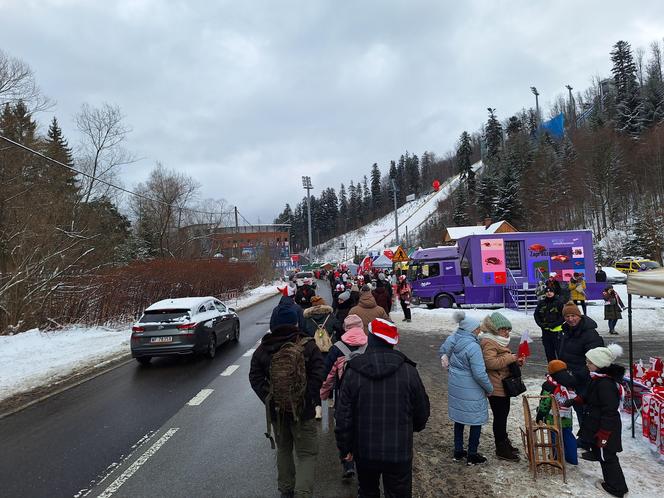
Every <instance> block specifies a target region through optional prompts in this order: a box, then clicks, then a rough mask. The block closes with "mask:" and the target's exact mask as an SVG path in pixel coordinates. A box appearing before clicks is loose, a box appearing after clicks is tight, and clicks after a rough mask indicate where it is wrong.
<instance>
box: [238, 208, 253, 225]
mask: <svg viewBox="0 0 664 498" xmlns="http://www.w3.org/2000/svg"><path fill="white" fill-rule="evenodd" d="M237 214H239V215H240V218H242V219H243V220H244V221H246V222H247V223H248V224H249V226H252V227H253V226H254V225H253V224H252V223H251V221H249V220H248V219H247V218H245V217H244V216H243V215H242V213H241V212H240V211H238V212H237Z"/></svg>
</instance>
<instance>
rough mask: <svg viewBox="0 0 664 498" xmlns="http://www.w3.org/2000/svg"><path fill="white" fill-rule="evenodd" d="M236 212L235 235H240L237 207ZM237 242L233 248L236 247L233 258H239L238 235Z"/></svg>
mask: <svg viewBox="0 0 664 498" xmlns="http://www.w3.org/2000/svg"><path fill="white" fill-rule="evenodd" d="M234 211H235V233H236V234H238V233H240V224H239V223H238V221H237V206H235V209H234ZM235 240H236V242H235V244H233V246H234V247H233V257H234V258H237V257H238V255H237V247H238V244H239V242H238V236H237V235H235Z"/></svg>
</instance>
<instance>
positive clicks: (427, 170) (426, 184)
mask: <svg viewBox="0 0 664 498" xmlns="http://www.w3.org/2000/svg"><path fill="white" fill-rule="evenodd" d="M420 177H421V179H422V190H423V191H424V192H428V191H429V189H430V187H431V184H432V183H433V180H434V178H433V161H432V158H431V153H430V152H428V151H424V154H422V160H421V161H420Z"/></svg>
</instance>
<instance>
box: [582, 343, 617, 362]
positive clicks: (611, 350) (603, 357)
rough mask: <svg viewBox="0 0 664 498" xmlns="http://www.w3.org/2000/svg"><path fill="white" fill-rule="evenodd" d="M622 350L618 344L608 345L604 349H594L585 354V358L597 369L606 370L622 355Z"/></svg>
mask: <svg viewBox="0 0 664 498" xmlns="http://www.w3.org/2000/svg"><path fill="white" fill-rule="evenodd" d="M622 352H623V349H622V347H620V345H618V344H609V345H608V346H607V347H605V348H594V349H591V350H590V351H588V352H587V353H586V358H587V359H588V360H590V361H591V362H592V363H593V365H597V366H598V367H599V368H606V367H608V366H609V365H611V363H613V362H614V361H616V358H618V357H619V356H620V355H622Z"/></svg>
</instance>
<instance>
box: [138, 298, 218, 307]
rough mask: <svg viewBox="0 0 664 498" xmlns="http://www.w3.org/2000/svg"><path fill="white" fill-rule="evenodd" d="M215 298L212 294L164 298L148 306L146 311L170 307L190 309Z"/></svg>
mask: <svg viewBox="0 0 664 498" xmlns="http://www.w3.org/2000/svg"><path fill="white" fill-rule="evenodd" d="M210 299H214V298H213V297H211V296H207V297H178V298H175V299H164V300H162V301H157V302H156V303H154V304H152V305H150V306H148V308H147V309H146V310H145V311H157V310H169V309H188V310H195V309H198V307H199V306H200V305H201V304H203V303H206V302H207V301H209V300H210Z"/></svg>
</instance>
